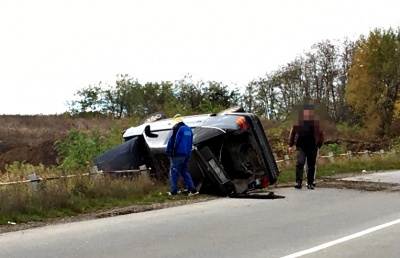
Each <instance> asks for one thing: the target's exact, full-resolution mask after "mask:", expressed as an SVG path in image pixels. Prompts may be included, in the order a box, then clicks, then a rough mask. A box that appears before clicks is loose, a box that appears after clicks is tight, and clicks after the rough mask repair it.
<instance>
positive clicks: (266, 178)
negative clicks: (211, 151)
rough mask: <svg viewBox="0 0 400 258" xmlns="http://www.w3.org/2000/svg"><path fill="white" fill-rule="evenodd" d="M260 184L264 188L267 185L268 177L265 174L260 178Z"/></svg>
mask: <svg viewBox="0 0 400 258" xmlns="http://www.w3.org/2000/svg"><path fill="white" fill-rule="evenodd" d="M261 184H262V187H263V188H265V187H267V186H268V185H269V180H268V177H267V176H265V177H263V178H262V180H261Z"/></svg>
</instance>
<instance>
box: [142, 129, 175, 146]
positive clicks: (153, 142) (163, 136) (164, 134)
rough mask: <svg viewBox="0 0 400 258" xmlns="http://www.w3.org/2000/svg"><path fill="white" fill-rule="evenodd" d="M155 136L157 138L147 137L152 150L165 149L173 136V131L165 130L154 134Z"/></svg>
mask: <svg viewBox="0 0 400 258" xmlns="http://www.w3.org/2000/svg"><path fill="white" fill-rule="evenodd" d="M153 133H154V134H157V135H158V137H157V138H150V137H147V136H146V137H145V138H146V142H147V145H149V147H150V148H155V147H164V146H166V145H167V141H168V138H169V137H170V135H171V134H172V130H164V131H158V132H153Z"/></svg>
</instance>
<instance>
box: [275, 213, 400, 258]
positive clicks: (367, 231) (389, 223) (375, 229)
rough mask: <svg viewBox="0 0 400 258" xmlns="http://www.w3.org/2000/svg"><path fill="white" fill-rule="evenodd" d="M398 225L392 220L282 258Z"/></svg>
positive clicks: (397, 221) (323, 247)
mask: <svg viewBox="0 0 400 258" xmlns="http://www.w3.org/2000/svg"><path fill="white" fill-rule="evenodd" d="M398 223H400V219H398V220H394V221H392V222H388V223H385V224H382V225H379V226H376V227H373V228H369V229H366V230H363V231H361V232H358V233H355V234H353V235H350V236H346V237H342V238H339V239H337V240H333V241H331V242H328V243H325V244H322V245H319V246H316V247H313V248H310V249H307V250H304V251H300V252H297V253H294V254H290V255H287V256H284V257H282V258H294V257H300V256H303V255H306V254H310V253H314V252H316V251H319V250H322V249H325V248H328V247H330V246H333V245H337V244H340V243H343V242H345V241H348V240H351V239H353V238H357V237H360V236H363V235H366V234H369V233H371V232H374V231H377V230H380V229H383V228H386V227H390V226H393V225H395V224H398Z"/></svg>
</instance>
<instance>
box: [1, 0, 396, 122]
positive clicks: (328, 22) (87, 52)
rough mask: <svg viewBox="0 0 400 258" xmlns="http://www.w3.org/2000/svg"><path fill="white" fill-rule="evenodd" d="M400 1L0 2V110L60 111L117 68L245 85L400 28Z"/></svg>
mask: <svg viewBox="0 0 400 258" xmlns="http://www.w3.org/2000/svg"><path fill="white" fill-rule="evenodd" d="M399 10H400V1H398V0H379V1H368V0H367V1H365V0H364V1H361V0H360V1H355V0H353V1H350V0H336V1H334V0H332V1H322V0H315V1H311V0H301V1H300V0H280V1H278V0H275V1H272V0H260V1H255V0H246V1H244V0H243V1H236V0H201V1H194V0H159V1H155V0H143V1H137V0H126V1H121V0H110V1H104V0H96V1H87V0H68V1H66V0H64V1H59V0H48V1H45V0H35V1H33V0H25V1H18V0H0V35H1V38H0V39H1V41H0V42H1V43H0V89H1V100H0V114H56V113H62V112H64V111H66V109H67V107H66V106H65V103H66V101H67V100H71V99H73V94H74V93H75V92H76V91H77V90H79V89H81V88H83V87H86V86H89V85H94V84H97V83H98V82H99V81H102V82H108V83H109V84H114V82H115V79H116V75H117V74H121V73H122V74H129V75H131V76H133V77H136V78H138V80H139V82H141V83H145V82H150V81H151V82H155V81H162V80H163V81H167V80H169V81H174V80H177V79H180V78H182V77H183V75H184V74H186V73H190V74H192V75H193V76H194V77H195V78H196V79H197V78H202V79H204V80H216V81H222V82H225V83H237V84H238V85H243V86H244V85H245V84H246V83H247V82H249V81H251V80H252V79H254V78H257V77H260V76H263V75H264V74H265V73H266V72H269V71H272V70H274V69H276V68H277V67H278V66H279V65H282V64H285V63H286V62H289V61H291V60H292V59H294V58H295V56H296V55H297V54H300V53H302V52H303V51H305V50H308V49H309V48H310V47H311V45H312V44H313V43H316V42H318V41H322V40H325V39H331V40H334V39H343V38H344V37H346V36H347V37H350V38H356V37H358V36H359V35H360V34H366V33H368V31H369V30H371V29H373V28H375V27H383V28H389V26H392V27H395V28H397V27H399V26H400V15H399Z"/></svg>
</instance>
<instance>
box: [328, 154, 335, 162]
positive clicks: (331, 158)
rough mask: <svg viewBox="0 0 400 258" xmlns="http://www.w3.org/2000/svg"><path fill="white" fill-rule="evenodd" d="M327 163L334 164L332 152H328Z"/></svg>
mask: <svg viewBox="0 0 400 258" xmlns="http://www.w3.org/2000/svg"><path fill="white" fill-rule="evenodd" d="M329 161H330V162H331V163H335V158H334V157H333V152H329Z"/></svg>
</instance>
